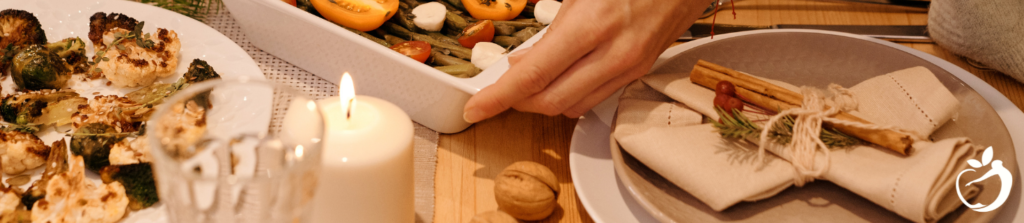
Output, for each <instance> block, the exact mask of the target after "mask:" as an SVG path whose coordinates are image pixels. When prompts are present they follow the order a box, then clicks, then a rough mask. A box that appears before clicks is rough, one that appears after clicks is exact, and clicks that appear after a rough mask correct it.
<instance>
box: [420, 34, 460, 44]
mask: <svg viewBox="0 0 1024 223" xmlns="http://www.w3.org/2000/svg"><path fill="white" fill-rule="evenodd" d="M427 35H428V36H430V37H433V38H434V39H436V40H438V41H441V42H442V43H447V44H452V45H459V46H461V45H462V44H461V43H459V41H458V40H455V39H454V38H451V37H448V36H446V35H444V34H441V33H439V32H428V33H427Z"/></svg>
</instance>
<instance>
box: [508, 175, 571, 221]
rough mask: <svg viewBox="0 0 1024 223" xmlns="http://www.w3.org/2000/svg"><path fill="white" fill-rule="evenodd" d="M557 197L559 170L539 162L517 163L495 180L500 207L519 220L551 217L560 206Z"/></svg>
mask: <svg viewBox="0 0 1024 223" xmlns="http://www.w3.org/2000/svg"><path fill="white" fill-rule="evenodd" d="M557 198H558V181H557V179H556V178H555V173H553V172H551V169H548V168H547V167H545V166H544V165H541V164H539V163H535V162H530V161H520V162H516V163H513V164H512V165H509V166H508V167H506V168H505V170H502V171H501V173H500V174H498V177H496V178H495V180H494V199H495V200H497V202H498V208H499V209H500V210H502V211H505V212H506V213H508V214H509V215H511V216H512V217H515V218H517V219H521V220H527V221H534V220H541V219H544V218H547V217H548V215H551V212H552V211H554V210H555V206H557V205H558V203H557V202H556V199H557Z"/></svg>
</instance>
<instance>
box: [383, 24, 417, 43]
mask: <svg viewBox="0 0 1024 223" xmlns="http://www.w3.org/2000/svg"><path fill="white" fill-rule="evenodd" d="M383 27H384V30H387V31H388V33H391V34H392V35H395V36H398V37H401V38H402V39H411V38H412V34H413V32H412V31H409V30H408V29H406V28H404V27H402V25H398V24H396V23H394V22H390V21H389V22H385V23H384V25H383Z"/></svg>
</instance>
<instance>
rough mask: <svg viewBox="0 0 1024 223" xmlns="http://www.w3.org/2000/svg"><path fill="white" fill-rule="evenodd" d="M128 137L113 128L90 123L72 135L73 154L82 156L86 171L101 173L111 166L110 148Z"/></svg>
mask: <svg viewBox="0 0 1024 223" xmlns="http://www.w3.org/2000/svg"><path fill="white" fill-rule="evenodd" d="M126 136H127V134H126V133H121V132H118V131H117V130H115V129H114V127H113V126H110V125H107V124H103V123H89V124H86V125H85V126H83V127H82V128H79V129H78V131H75V133H73V134H72V135H71V153H74V154H75V155H79V156H82V159H83V160H84V161H85V168H86V169H89V170H92V171H97V172H99V171H100V169H103V167H106V166H109V165H110V148H111V147H113V146H114V143H117V142H120V141H121V140H122V139H124V137H126Z"/></svg>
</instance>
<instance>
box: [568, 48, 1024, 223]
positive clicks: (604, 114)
mask: <svg viewBox="0 0 1024 223" xmlns="http://www.w3.org/2000/svg"><path fill="white" fill-rule="evenodd" d="M786 32H799V33H819V34H828V35H836V36H842V37H848V38H854V39H860V40H865V41H869V42H873V43H876V44H881V45H883V46H887V47H890V48H894V49H897V50H900V51H903V52H906V53H908V54H911V55H913V56H916V57H918V58H921V59H923V60H926V61H928V62H930V63H932V64H934V65H935V66H938V67H940V68H942V69H944V70H946V71H948V72H950V73H951V74H953V75H954V76H955V77H956V78H958V79H960V80H961V81H963V82H964V83H966V84H967V85H968V86H969V87H971V88H972V89H974V91H975V92H977V93H978V94H980V95H981V96H982V97H983V98H984V99H985V100H986V101H987V102H988V103H989V104H990V105H991V106H992V108H993V110H995V112H996V113H997V114H998V115H999V117H1000V119H1002V121H1003V124H1004V125H1005V126H1006V129H1007V132H1009V133H1010V137H1011V141H1012V143H1013V145H1014V148H1015V151H1017V152H1016V158H1017V160H1018V161H1019V160H1024V125H1013V123H1024V113H1022V112H1021V110H1020V109H1018V108H1017V107H1016V105H1014V104H1013V103H1012V102H1010V100H1009V99H1007V98H1006V96H1004V95H1002V94H1001V93H999V92H998V91H997V90H996V89H994V88H992V86H991V85H988V83H985V82H984V81H982V80H981V79H980V78H978V77H976V76H974V75H973V74H971V73H970V72H967V71H966V70H963V69H962V68H960V67H958V66H956V65H954V64H952V63H950V62H948V61H945V60H942V59H940V58H938V57H935V56H933V55H931V54H928V53H925V52H923V51H919V50H915V49H912V48H909V47H905V46H902V45H899V44H896V43H892V42H888V41H883V40H878V39H874V38H870V37H866V36H860V35H854V34H849V33H840V32H831V31H820V30H802V29H785V30H757V31H747V32H737V33H729V34H723V35H717V36H716V37H717V39H714V40H712V39H709V38H703V39H698V40H695V41H691V42H688V43H685V44H682V45H679V46H676V47H673V48H670V49H668V50H666V52H665V53H663V54H662V55H661V57H659V62H658V63H656V64H655V66H654V67H655V69H652V70H656V68H658V67H660V66H661V65H663V63H664V61H665V60H664V58H668V57H671V56H674V55H676V54H679V53H682V52H684V51H687V50H690V49H692V48H695V47H697V46H701V45H704V44H707V43H710V42H712V41H716V40H722V39H728V38H733V37H739V36H745V35H753V34H762V33H786ZM666 55H668V57H666ZM616 104H617V97H615V96H613V97H611V98H609V99H608V100H606V101H605V102H603V103H602V105H603V106H598V107H596V108H595V109H594V110H592V111H591V112H589V113H588V114H587V115H585V116H584V117H583V118H581V120H580V122H579V123H578V124H577V126H576V129H575V131H574V132H573V136H574V137H573V139H572V142H571V144H570V156H569V163H570V164H569V167H570V174H571V176H572V177H573V180H574V182H576V183H575V184H574V185H575V188H576V190H577V193H578V194H579V197H580V201H581V203H582V204H583V206H584V207H585V208H586V209H587V211H588V212H589V213H602V214H606V213H609V214H610V213H618V214H627V215H633V214H632V213H628V210H596V209H595V205H594V204H593V203H592V202H589V200H590V198H591V197H594V196H601V195H605V196H607V195H608V194H613V193H614V192H617V191H590V190H589V188H588V187H587V186H586V185H584V184H581V183H580V182H579V181H580V179H581V178H580V176H581V175H580V171H583V170H585V169H593V168H594V167H584V166H579V164H580V162H581V161H579V160H578V159H581V157H579V156H581V155H580V154H581V153H580V151H582V150H584V149H587V148H579V146H577V145H579V144H580V143H579V142H577V140H584V139H583V138H578V137H576V136H577V135H579V134H585V132H586V131H587V129H586V127H583V125H584V124H588V123H591V122H603V123H597V124H604V125H605V126H608V125H609V124H610V122H611V116H612V115H613V114H614V112H615V107H616V106H615V105H616ZM603 139H605V140H607V139H608V138H607V136H605V138H603ZM590 149H603V150H608V148H607V147H605V148H590ZM603 164H604V165H612V166H614V168H615V171H616V173H615V174H614V175H615V176H614V177H615V178H616V179H620V178H619V177H618V176H619V174H620V173H618V172H619V171H620V166H619V165H615V164H614V161H612V160H606V161H604V163H603ZM1018 170H1019V172H1022V173H1024V165H1022V166H1018ZM625 181H628V179H625ZM602 183H610V182H602ZM621 183H623V184H624V185H626V184H630V183H627V182H621ZM622 189H623V188H620V190H622ZM625 189H626V191H629V192H630V193H631V194H635V193H637V192H636V191H635V190H634V189H632V188H629V187H628V186H627V188H625ZM629 199H631V200H637V201H639V202H638V203H639V204H638V205H639V206H642V207H643V208H644V209H647V210H651V204H649V203H646V201H644V200H642V199H633V198H629ZM625 205H626V206H627V207H633V206H635V205H637V204H629V203H627V204H625ZM1010 213H1016V215H1015V216H1007V215H1009V214H1010ZM645 214H651V215H652V216H654V217H655V218H659V219H661V220H663V221H664V220H670V219H665V216H658V215H657V214H655V213H654V212H649V213H645ZM1022 214H1024V205H1020V206H1018V207H1017V210H1015V211H1014V210H1004V211H1002V212H1001V213H1000V215H999V216H997V217H996V218H997V219H1005V218H1010V219H1016V218H1017V217H1019V216H1020V215H1022ZM591 216H592V217H594V220H595V221H596V222H605V221H604V219H602V218H598V217H595V215H594V214H591ZM634 217H637V216H634ZM639 217H643V216H639Z"/></svg>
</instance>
